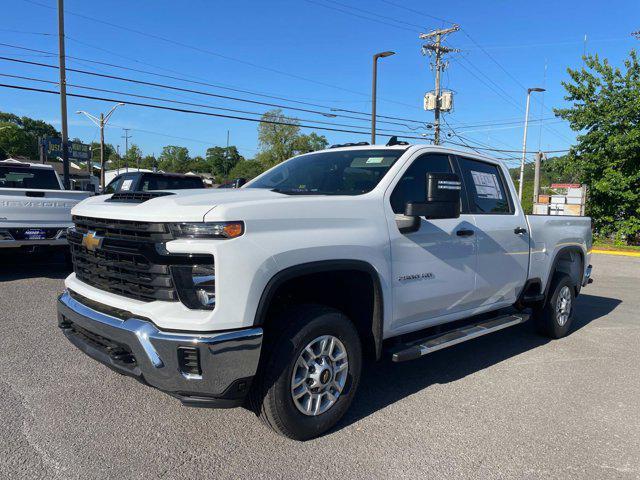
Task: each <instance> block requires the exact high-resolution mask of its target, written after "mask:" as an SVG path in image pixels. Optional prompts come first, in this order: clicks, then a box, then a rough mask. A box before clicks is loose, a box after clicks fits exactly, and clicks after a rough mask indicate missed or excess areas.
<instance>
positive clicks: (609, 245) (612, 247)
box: [593, 239, 640, 253]
mask: <svg viewBox="0 0 640 480" xmlns="http://www.w3.org/2000/svg"><path fill="white" fill-rule="evenodd" d="M593 248H594V249H595V250H607V251H610V252H638V253H640V245H616V244H615V243H614V242H613V241H607V240H601V239H598V240H594V241H593Z"/></svg>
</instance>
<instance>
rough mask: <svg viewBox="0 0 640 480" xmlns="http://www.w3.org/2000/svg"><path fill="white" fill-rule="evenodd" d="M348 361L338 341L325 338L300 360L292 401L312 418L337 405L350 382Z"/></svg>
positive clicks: (308, 348) (293, 380) (304, 351)
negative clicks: (348, 379) (346, 384)
mask: <svg viewBox="0 0 640 480" xmlns="http://www.w3.org/2000/svg"><path fill="white" fill-rule="evenodd" d="M348 373H349V358H348V356H347V349H346V348H345V347H344V345H343V344H342V342H341V341H340V340H338V338H336V337H334V336H332V335H323V336H321V337H318V338H316V339H315V340H313V341H311V342H310V343H309V344H308V345H307V346H306V347H304V348H303V349H302V352H301V353H300V355H299V356H298V359H297V360H296V363H295V365H294V367H293V372H292V374H291V398H292V399H293V403H294V404H295V406H296V408H297V409H298V410H299V411H300V412H302V413H304V414H305V415H309V416H316V415H320V414H322V413H324V412H326V411H327V410H329V409H330V408H331V407H332V406H333V405H334V404H335V403H336V401H338V398H339V397H340V394H341V393H342V389H343V388H344V385H345V383H346V382H347V374H348Z"/></svg>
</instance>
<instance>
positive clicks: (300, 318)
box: [251, 305, 362, 440]
mask: <svg viewBox="0 0 640 480" xmlns="http://www.w3.org/2000/svg"><path fill="white" fill-rule="evenodd" d="M272 326H273V327H275V326H280V327H281V329H280V331H279V332H278V333H277V334H276V335H273V336H272V337H271V338H269V334H268V332H267V339H266V341H265V345H264V346H263V349H264V348H267V349H268V350H266V351H265V350H263V352H264V356H263V360H262V365H261V368H260V369H259V373H258V375H257V376H256V378H255V379H254V382H253V385H252V392H251V403H252V407H253V409H254V411H255V412H256V414H258V415H259V416H260V418H261V420H262V421H263V422H264V423H265V424H266V425H267V426H268V427H270V428H271V429H273V430H274V431H275V432H277V433H278V434H280V435H283V436H285V437H289V438H292V439H295V440H308V439H311V438H314V437H317V436H319V435H322V434H323V433H325V432H326V431H327V430H329V429H330V428H332V427H333V426H334V425H335V424H336V423H337V422H338V421H339V420H340V419H341V418H342V416H343V415H344V414H345V412H346V411H347V410H348V409H349V406H350V405H351V401H352V400H353V397H354V395H355V393H356V390H357V388H358V383H359V381H360V371H361V368H362V347H361V344H360V338H359V336H358V332H357V331H356V329H355V327H354V325H353V323H352V322H351V321H350V320H349V318H347V317H346V316H345V315H344V314H343V313H342V312H340V311H339V310H335V309H332V308H328V307H324V306H320V305H300V306H297V307H293V308H290V309H288V310H287V311H286V312H284V313H283V314H282V315H280V316H279V318H278V319H276V324H275V325H273V324H272ZM331 338H333V339H334V340H333V342H331ZM319 339H322V341H319ZM336 340H337V341H336ZM316 341H319V343H318V342H316ZM314 342H316V343H314ZM323 346H325V347H326V348H325V349H324V352H325V353H326V352H331V353H330V355H321V356H318V357H317V358H315V360H313V356H312V355H311V353H309V351H308V350H307V348H306V347H310V350H311V351H312V352H313V353H314V354H315V353H321V352H320V350H321V347H323ZM303 352H304V353H303ZM342 353H344V354H346V360H345V357H342ZM300 358H302V364H301V363H298V360H299V359H300ZM334 358H335V362H334V360H333V359H334ZM345 361H346V366H345ZM308 364H311V365H312V367H307V365H308ZM345 370H346V372H345ZM326 372H328V373H326ZM294 374H295V376H294ZM314 375H315V376H314ZM311 377H313V378H311ZM303 378H306V380H304V381H301V379H303ZM296 384H298V387H297V388H296V389H294V388H293V386H294V385H296ZM340 385H342V389H341V391H338V387H339V386H340ZM324 391H326V392H327V393H324ZM294 392H295V394H296V395H300V396H299V397H298V400H297V401H296V400H294V397H293V395H294ZM302 392H306V393H302ZM314 392H321V394H320V393H314ZM336 393H337V395H336ZM312 397H313V398H314V400H311V401H310V400H309V399H310V398H312ZM331 397H334V398H337V399H336V400H335V401H333V403H331V402H332V398H331ZM330 403H331V404H330ZM329 404H330V405H329ZM305 406H310V407H309V409H308V410H307V411H306V413H305V412H303V410H304V409H305ZM325 408H326V409H325Z"/></svg>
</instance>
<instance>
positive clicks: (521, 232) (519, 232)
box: [513, 227, 527, 235]
mask: <svg viewBox="0 0 640 480" xmlns="http://www.w3.org/2000/svg"><path fill="white" fill-rule="evenodd" d="M513 233H515V234H516V235H524V234H525V233H527V229H526V228H522V227H517V228H515V229H514V230H513Z"/></svg>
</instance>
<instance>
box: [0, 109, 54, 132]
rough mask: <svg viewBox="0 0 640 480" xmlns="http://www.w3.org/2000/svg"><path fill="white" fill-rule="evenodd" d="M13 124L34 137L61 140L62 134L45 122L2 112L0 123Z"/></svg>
mask: <svg viewBox="0 0 640 480" xmlns="http://www.w3.org/2000/svg"><path fill="white" fill-rule="evenodd" d="M5 122H6V123H12V124H14V125H16V126H18V127H20V128H21V129H23V130H24V131H25V132H26V133H28V134H29V135H33V136H34V137H36V138H37V137H54V138H60V133H59V132H58V131H57V130H56V129H55V128H53V126H52V125H50V124H48V123H47V122H45V121H43V120H34V119H33V118H29V117H18V116H17V115H15V114H13V113H6V112H0V123H5Z"/></svg>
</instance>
